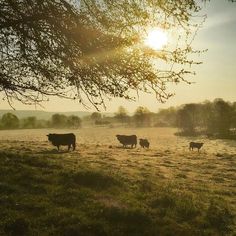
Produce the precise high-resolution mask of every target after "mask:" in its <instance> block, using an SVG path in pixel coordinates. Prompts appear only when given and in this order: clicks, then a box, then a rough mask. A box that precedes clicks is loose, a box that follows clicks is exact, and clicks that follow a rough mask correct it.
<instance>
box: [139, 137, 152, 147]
mask: <svg viewBox="0 0 236 236" xmlns="http://www.w3.org/2000/svg"><path fill="white" fill-rule="evenodd" d="M139 144H140V146H141V147H142V148H145V147H146V148H149V145H150V143H149V142H148V140H147V139H142V138H140V139H139Z"/></svg>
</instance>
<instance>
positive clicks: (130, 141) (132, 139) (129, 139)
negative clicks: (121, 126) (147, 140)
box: [116, 134, 137, 148]
mask: <svg viewBox="0 0 236 236" xmlns="http://www.w3.org/2000/svg"><path fill="white" fill-rule="evenodd" d="M116 138H117V139H118V140H119V142H120V143H121V144H123V147H126V146H127V145H130V146H131V148H133V146H135V147H136V145H137V136H136V135H120V134H117V135H116Z"/></svg>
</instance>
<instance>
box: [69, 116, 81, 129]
mask: <svg viewBox="0 0 236 236" xmlns="http://www.w3.org/2000/svg"><path fill="white" fill-rule="evenodd" d="M81 123H82V121H81V119H80V118H79V117H78V116H75V115H71V116H69V117H67V127H68V128H74V129H77V128H79V127H81Z"/></svg>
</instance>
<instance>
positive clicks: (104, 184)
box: [61, 170, 121, 190]
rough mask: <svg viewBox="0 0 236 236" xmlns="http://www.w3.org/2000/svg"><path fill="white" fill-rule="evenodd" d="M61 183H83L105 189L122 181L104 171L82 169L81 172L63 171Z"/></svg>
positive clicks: (84, 185)
mask: <svg viewBox="0 0 236 236" xmlns="http://www.w3.org/2000/svg"><path fill="white" fill-rule="evenodd" d="M61 183H62V184H64V185H69V186H71V185H81V186H83V187H87V188H93V189H96V190H105V189H108V188H111V187H114V186H120V185H121V182H120V181H119V180H118V179H117V178H115V177H113V176H111V175H109V174H106V173H104V172H103V171H97V170H94V171H93V170H82V171H79V172H63V173H61Z"/></svg>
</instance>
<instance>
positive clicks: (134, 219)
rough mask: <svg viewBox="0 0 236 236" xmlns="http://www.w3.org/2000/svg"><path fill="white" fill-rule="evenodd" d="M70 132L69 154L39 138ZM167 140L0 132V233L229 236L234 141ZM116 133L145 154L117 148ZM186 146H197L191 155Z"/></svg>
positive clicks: (112, 132) (93, 132)
mask: <svg viewBox="0 0 236 236" xmlns="http://www.w3.org/2000/svg"><path fill="white" fill-rule="evenodd" d="M70 132H73V133H74V134H75V135H76V137H77V141H76V150H75V151H70V152H67V146H61V147H60V151H59V152H58V151H57V148H56V147H55V146H53V145H52V144H51V143H50V142H48V140H47V136H46V135H47V134H48V133H70ZM175 132H176V129H175V128H155V127H150V128H124V127H122V126H119V127H113V128H112V127H84V128H81V129H77V130H71V129H30V130H29V129H28V130H24V129H23V130H22V129H21V130H1V131H0V149H1V158H0V169H1V171H0V176H1V185H0V188H1V198H0V201H1V206H0V209H1V210H0V218H1V219H2V220H1V221H0V232H1V234H4V232H5V233H6V232H7V234H11V235H26V234H31V235H174V234H175V235H233V234H234V233H235V232H236V231H235V230H236V228H235V223H234V215H235V213H236V208H235V206H236V199H235V195H236V186H235V180H236V163H235V160H236V159H235V158H236V141H235V140H220V139H209V138H206V137H205V136H202V137H192V138H190V137H181V136H176V135H174V133H175ZM116 134H127V135H129V134H136V135H137V137H138V138H146V139H148V140H149V142H150V148H149V149H144V148H141V147H140V146H139V144H138V145H137V147H136V148H130V147H128V148H123V147H122V144H120V143H119V141H118V140H117V138H116ZM190 141H197V142H204V145H203V147H202V149H201V150H200V152H198V151H197V150H196V149H194V150H193V151H190V150H189V142H190ZM19 232H22V234H18V233H19Z"/></svg>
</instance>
